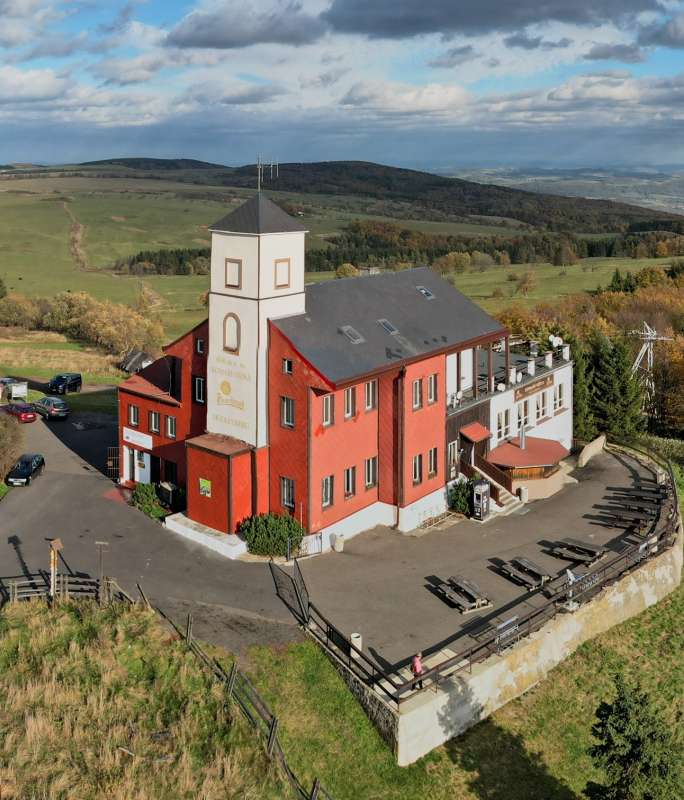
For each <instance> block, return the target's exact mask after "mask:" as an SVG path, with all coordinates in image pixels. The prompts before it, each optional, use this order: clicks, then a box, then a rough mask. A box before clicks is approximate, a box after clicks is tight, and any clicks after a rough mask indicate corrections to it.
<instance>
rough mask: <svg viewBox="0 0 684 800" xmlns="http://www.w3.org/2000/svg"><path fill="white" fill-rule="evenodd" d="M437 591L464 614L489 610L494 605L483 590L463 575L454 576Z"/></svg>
mask: <svg viewBox="0 0 684 800" xmlns="http://www.w3.org/2000/svg"><path fill="white" fill-rule="evenodd" d="M435 589H436V591H437V593H438V594H439V595H441V596H442V598H443V599H445V600H447V601H448V602H449V603H451V604H452V605H454V606H456V607H457V608H458V609H459V610H460V611H461V613H462V614H468V613H469V612H471V611H477V610H478V609H482V608H489V607H490V606H491V605H492V604H491V601H490V600H489V599H488V598H487V597H485V595H484V594H483V593H482V591H481V589H480V588H479V587H478V586H477V585H476V584H475V583H473V582H472V581H469V580H468V579H467V578H464V577H463V576H462V575H452V576H451V577H449V578H447V580H446V581H442V583H440V584H438V585H437V586H436V587H435Z"/></svg>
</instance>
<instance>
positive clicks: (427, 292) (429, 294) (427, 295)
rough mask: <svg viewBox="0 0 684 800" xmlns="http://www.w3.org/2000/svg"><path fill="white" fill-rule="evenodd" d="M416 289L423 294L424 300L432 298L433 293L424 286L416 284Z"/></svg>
mask: <svg viewBox="0 0 684 800" xmlns="http://www.w3.org/2000/svg"><path fill="white" fill-rule="evenodd" d="M416 289H418V291H419V292H420V293H421V294H422V295H423V297H424V298H425V299H426V300H434V299H435V295H434V294H433V293H432V292H431V291H430V290H429V289H427V288H426V287H425V286H416Z"/></svg>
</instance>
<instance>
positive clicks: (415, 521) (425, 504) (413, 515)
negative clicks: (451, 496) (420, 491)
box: [397, 486, 448, 533]
mask: <svg viewBox="0 0 684 800" xmlns="http://www.w3.org/2000/svg"><path fill="white" fill-rule="evenodd" d="M447 508H448V506H447V489H446V486H442V487H440V488H439V489H437V491H436V492H432V494H428V495H426V496H425V497H421V498H420V500H416V502H415V503H411V505H410V506H404V508H400V509H399V523H398V525H397V530H399V531H401V532H402V533H407V532H408V531H414V530H415V529H416V528H419V527H420V525H421V523H423V522H425V520H426V519H430V518H431V517H438V516H439V515H440V514H443V513H444V512H445V511H446V510H447Z"/></svg>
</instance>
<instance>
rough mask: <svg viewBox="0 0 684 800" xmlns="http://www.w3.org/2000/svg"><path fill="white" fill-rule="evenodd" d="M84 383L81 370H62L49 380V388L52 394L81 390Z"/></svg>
mask: <svg viewBox="0 0 684 800" xmlns="http://www.w3.org/2000/svg"><path fill="white" fill-rule="evenodd" d="M82 384H83V380H82V378H81V373H80V372H61V373H60V374H59V375H55V377H54V378H52V379H51V380H50V381H49V383H48V385H47V390H48V392H50V394H66V393H67V392H80V391H81V385H82Z"/></svg>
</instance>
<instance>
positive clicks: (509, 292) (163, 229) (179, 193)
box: [0, 177, 653, 362]
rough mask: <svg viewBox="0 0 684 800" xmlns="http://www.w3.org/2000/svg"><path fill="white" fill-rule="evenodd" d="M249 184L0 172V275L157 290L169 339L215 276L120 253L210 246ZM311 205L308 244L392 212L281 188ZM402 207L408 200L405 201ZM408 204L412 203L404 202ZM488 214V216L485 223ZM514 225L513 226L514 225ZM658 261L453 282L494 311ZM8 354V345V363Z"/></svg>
mask: <svg viewBox="0 0 684 800" xmlns="http://www.w3.org/2000/svg"><path fill="white" fill-rule="evenodd" d="M249 194H250V192H249V191H248V190H247V189H244V188H237V189H234V188H230V187H220V186H206V185H205V186H194V185H193V184H189V183H174V182H172V181H160V180H153V179H134V178H132V177H128V178H123V177H122V178H95V177H92V178H87V177H34V178H28V179H25V180H14V181H0V252H1V253H2V256H1V257H0V277H2V278H3V279H4V280H5V283H6V285H7V288H8V289H9V290H10V291H14V292H19V293H22V294H26V295H28V296H31V297H39V296H48V297H49V296H52V295H54V294H56V293H57V292H60V291H72V292H75V291H85V292H88V293H89V294H92V295H93V296H94V297H96V298H107V299H109V300H111V301H113V302H118V303H125V304H129V305H133V304H135V303H136V301H137V298H138V296H139V295H140V292H141V288H142V287H143V286H144V288H145V290H146V291H147V292H148V293H149V296H151V297H153V298H154V299H155V306H154V310H155V312H157V313H159V314H160V316H161V318H162V321H163V324H164V328H165V331H166V335H167V338H168V339H173V338H175V337H177V336H178V335H180V334H181V333H183V332H184V331H186V330H188V329H189V328H190V327H192V326H193V325H194V324H196V323H197V322H199V321H200V320H201V319H203V317H204V316H205V314H206V311H205V309H204V308H203V306H202V304H201V301H200V296H201V294H202V293H203V292H204V291H206V288H207V285H208V278H207V277H206V276H202V275H192V276H180V275H178V276H177V275H174V276H160V275H146V276H144V277H143V278H140V277H135V276H128V275H117V274H116V273H114V272H112V271H111V270H109V269H107V268H108V267H111V266H112V264H113V263H114V262H115V261H116V259H118V258H122V257H125V256H130V255H133V254H134V253H136V252H138V251H140V250H143V249H152V250H155V249H160V248H176V247H178V248H182V247H203V246H208V245H209V242H210V237H209V232H208V230H207V226H208V225H209V224H211V223H212V222H213V221H215V220H216V219H218V218H220V217H221V216H223V215H224V214H226V213H227V212H228V211H230V210H231V209H232V208H234V207H237V205H238V204H239V203H240V202H241V201H242V200H243V199H244V198H245V197H247V196H248V195H249ZM279 196H281V197H282V198H283V199H286V200H287V201H288V202H290V203H294V204H301V205H302V207H304V208H305V209H306V213H305V216H304V217H303V218H302V222H303V223H304V224H306V226H307V228H308V229H309V230H310V235H309V237H308V242H307V247H309V248H320V247H327V246H328V244H327V240H328V239H329V238H330V237H331V236H333V235H335V234H336V233H338V232H339V231H340V230H342V229H343V228H344V227H345V226H346V225H348V224H349V223H350V222H351V221H353V220H355V219H368V220H371V219H372V220H378V221H390V220H391V219H394V221H396V218H390V217H386V216H383V215H381V214H373V213H368V212H369V211H370V212H372V208H373V202H374V201H373V200H372V199H369V198H359V197H348V198H347V197H340V196H327V195H324V194H321V195H315V196H314V195H303V194H296V193H280V195H279ZM396 211H397V214H398V215H399V216H401V214H402V208H397V210H396ZM403 211H405V209H404V210H403ZM478 223H484V224H478ZM402 225H405V226H406V227H408V228H411V229H413V230H418V231H422V232H424V233H431V234H465V235H479V236H490V235H491V236H496V235H501V233H502V232H504V233H505V231H506V230H507V229H506V228H502V227H501V226H500V225H497V224H493V223H490V224H487V220H486V219H478V220H475V219H474V220H473V222H472V223H470V222H435V221H429V220H423V219H411V218H404V217H402ZM508 230H510V229H508ZM646 263H653V260H645V259H585V260H584V261H582V262H581V263H580V264H576V265H572V266H567V267H562V268H558V267H553V266H552V265H550V264H529V265H519V264H518V265H513V266H512V267H510V268H508V267H503V268H501V267H491V268H487V269H486V270H484V271H470V272H467V273H464V274H462V275H457V276H456V277H455V285H456V286H457V287H458V288H459V289H461V290H462V291H463V292H464V293H465V294H467V295H468V296H470V297H472V298H473V299H474V300H476V301H477V302H478V303H480V304H481V305H483V306H484V307H485V308H486V309H487V310H489V311H498V310H499V309H501V308H503V307H505V306H506V305H507V304H509V303H510V302H516V303H517V302H521V303H522V304H524V305H533V304H535V303H536V302H538V301H540V300H547V299H551V298H558V297H559V296H564V295H566V294H571V293H574V292H578V291H586V290H591V289H595V288H596V287H597V286H599V285H605V284H606V283H607V282H608V281H609V280H610V277H611V275H612V273H613V271H614V269H615V267H616V266H619V267H620V269H621V270H623V271H625V270H627V271H634V270H638V269H639V268H641V267H642V266H644V265H645V264H646ZM525 272H530V273H532V275H533V276H534V278H533V286H532V288H531V289H530V291H529V292H528V293H527V294H526V295H524V296H523V295H519V294H516V293H515V283H514V282H513V281H510V280H508V276H509V275H510V274H516V275H522V274H524V273H525ZM331 277H333V275H332V273H309V274H308V276H307V279H308V280H316V281H317V280H326V279H329V278H331ZM2 361H4V359H3V358H2V357H1V354H0V362H2Z"/></svg>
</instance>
